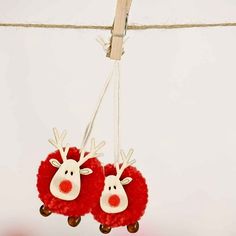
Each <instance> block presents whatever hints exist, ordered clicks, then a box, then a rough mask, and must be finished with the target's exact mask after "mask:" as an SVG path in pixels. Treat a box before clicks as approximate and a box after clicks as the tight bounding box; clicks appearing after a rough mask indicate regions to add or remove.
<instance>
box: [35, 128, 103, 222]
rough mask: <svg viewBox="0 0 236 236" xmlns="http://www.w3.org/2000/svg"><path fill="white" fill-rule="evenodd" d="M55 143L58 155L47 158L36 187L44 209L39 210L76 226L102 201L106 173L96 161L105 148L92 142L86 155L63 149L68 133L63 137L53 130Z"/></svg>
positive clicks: (70, 149) (42, 164) (75, 150)
mask: <svg viewBox="0 0 236 236" xmlns="http://www.w3.org/2000/svg"><path fill="white" fill-rule="evenodd" d="M53 132H54V137H55V139H50V140H49V142H50V143H51V144H52V145H53V146H54V147H56V149H57V151H56V152H54V153H51V154H49V155H48V157H47V159H46V161H43V162H42V163H41V165H40V167H39V171H38V182H37V187H38V191H39V198H40V199H41V200H42V201H43V203H44V205H43V206H42V207H41V208H40V212H41V214H42V215H43V216H49V215H50V214H51V213H52V212H53V213H58V214H63V215H66V216H68V223H69V224H70V225H71V226H77V225H78V224H79V222H80V220H81V216H82V215H84V214H86V213H89V212H90V210H91V208H92V207H93V206H94V203H96V201H98V200H99V198H100V195H101V192H102V189H103V186H104V173H103V169H102V166H101V164H100V162H99V161H98V160H97V159H96V157H98V156H100V155H101V154H99V153H98V151H99V150H100V149H101V148H102V147H103V146H104V145H105V143H104V142H101V143H100V144H99V145H97V146H96V145H95V141H94V139H92V142H91V150H90V152H89V153H86V152H85V151H84V150H79V149H77V148H76V147H69V144H67V145H66V147H63V141H64V139H65V136H66V131H63V132H62V134H60V133H59V132H58V130H57V129H53Z"/></svg>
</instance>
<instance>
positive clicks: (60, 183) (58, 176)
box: [49, 129, 105, 201]
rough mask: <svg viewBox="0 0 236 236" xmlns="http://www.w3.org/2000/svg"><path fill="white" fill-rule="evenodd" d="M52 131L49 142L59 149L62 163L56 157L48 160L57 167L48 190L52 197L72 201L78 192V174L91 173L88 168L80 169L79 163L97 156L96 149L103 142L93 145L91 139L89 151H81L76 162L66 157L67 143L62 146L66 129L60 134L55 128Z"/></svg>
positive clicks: (99, 147)
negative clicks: (52, 136)
mask: <svg viewBox="0 0 236 236" xmlns="http://www.w3.org/2000/svg"><path fill="white" fill-rule="evenodd" d="M53 132H54V136H55V140H53V139H50V140H49V142H50V143H51V144H52V145H53V146H55V147H56V148H57V149H58V150H59V152H60V154H61V157H62V160H63V163H60V162H59V161H57V160H56V159H51V160H50V163H51V165H52V166H54V167H55V168H58V170H57V172H56V173H55V175H54V176H53V178H52V180H51V183H50V192H51V193H52V195H53V196H54V197H57V198H59V199H61V200H65V201H72V200H74V199H76V198H77V197H78V196H79V193H80V184H81V183H80V175H90V174H92V173H93V171H92V170H91V169H90V168H83V169H81V165H83V164H84V163H85V162H86V161H87V160H89V159H90V158H94V157H97V156H98V155H99V154H98V153H97V151H98V150H99V149H101V148H102V147H103V146H104V145H105V143H104V142H102V143H100V144H99V145H97V146H95V141H94V139H93V140H92V145H91V151H90V153H89V154H87V155H86V156H84V152H83V151H82V152H81V155H80V160H79V161H78V162H77V161H75V160H72V159H67V154H68V151H69V145H68V144H67V145H66V147H65V148H63V145H62V143H63V141H64V139H65V136H66V131H63V133H62V134H61V135H60V134H59V133H58V131H57V129H53Z"/></svg>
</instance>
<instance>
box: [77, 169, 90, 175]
mask: <svg viewBox="0 0 236 236" xmlns="http://www.w3.org/2000/svg"><path fill="white" fill-rule="evenodd" d="M79 172H80V174H81V175H90V174H92V173H93V171H92V170H91V169H90V168H84V169H80V171H79Z"/></svg>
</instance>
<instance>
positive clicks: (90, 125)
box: [81, 62, 117, 155]
mask: <svg viewBox="0 0 236 236" xmlns="http://www.w3.org/2000/svg"><path fill="white" fill-rule="evenodd" d="M116 68H117V63H116V62H115V63H114V65H113V68H112V71H111V72H110V74H109V76H108V79H107V81H106V82H105V86H104V88H103V90H102V93H101V95H100V97H99V100H98V104H97V106H96V108H95V111H94V113H93V115H92V118H91V120H90V122H89V123H88V125H87V127H86V130H85V133H84V136H83V140H82V144H81V154H82V155H83V154H84V151H85V147H86V144H87V142H88V140H89V137H90V135H91V132H92V129H93V126H94V122H95V119H96V116H97V114H98V111H99V109H100V106H101V103H102V101H103V98H104V96H105V94H106V92H107V90H108V87H109V84H110V82H111V80H112V78H113V74H114V72H115V71H116V70H117V69H116Z"/></svg>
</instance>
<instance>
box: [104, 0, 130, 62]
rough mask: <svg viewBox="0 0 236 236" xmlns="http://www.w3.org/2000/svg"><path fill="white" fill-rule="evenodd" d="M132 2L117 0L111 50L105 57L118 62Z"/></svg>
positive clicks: (121, 52)
mask: <svg viewBox="0 0 236 236" xmlns="http://www.w3.org/2000/svg"><path fill="white" fill-rule="evenodd" d="M131 2H132V0H117V6H116V15H115V21H114V24H113V29H112V36H111V42H110V44H111V48H110V50H109V53H108V54H107V57H110V58H111V59H113V60H120V59H121V56H122V54H123V39H124V36H125V35H126V31H127V26H128V16H129V11H130V7H131Z"/></svg>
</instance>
